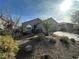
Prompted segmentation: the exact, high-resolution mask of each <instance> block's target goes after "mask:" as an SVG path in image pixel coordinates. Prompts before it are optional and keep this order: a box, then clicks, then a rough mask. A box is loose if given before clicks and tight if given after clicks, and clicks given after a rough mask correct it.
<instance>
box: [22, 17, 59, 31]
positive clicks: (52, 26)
mask: <svg viewBox="0 0 79 59" xmlns="http://www.w3.org/2000/svg"><path fill="white" fill-rule="evenodd" d="M44 22H49V23H50V26H49V32H54V31H56V30H57V26H58V23H57V22H56V21H55V20H54V19H53V18H48V19H46V20H43V21H42V20H41V19H39V18H36V19H33V20H30V21H27V22H24V23H22V27H23V29H24V31H27V27H28V25H29V26H30V29H33V28H34V25H36V26H37V29H40V30H42V31H43V32H45V31H46V29H45V28H44V25H43V23H44Z"/></svg>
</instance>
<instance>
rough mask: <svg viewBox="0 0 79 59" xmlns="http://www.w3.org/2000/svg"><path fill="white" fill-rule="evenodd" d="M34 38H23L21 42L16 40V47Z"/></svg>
mask: <svg viewBox="0 0 79 59" xmlns="http://www.w3.org/2000/svg"><path fill="white" fill-rule="evenodd" d="M35 37H37V36H36V35H35V36H32V37H29V38H27V37H25V38H23V39H21V40H17V41H16V42H17V43H18V45H21V44H24V43H26V42H28V41H29V39H31V38H35Z"/></svg>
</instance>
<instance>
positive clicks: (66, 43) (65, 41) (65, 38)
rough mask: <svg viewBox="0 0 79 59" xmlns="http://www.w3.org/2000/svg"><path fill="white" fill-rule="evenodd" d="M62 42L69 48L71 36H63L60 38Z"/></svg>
mask: <svg viewBox="0 0 79 59" xmlns="http://www.w3.org/2000/svg"><path fill="white" fill-rule="evenodd" d="M60 42H61V43H62V44H63V45H64V46H65V47H67V48H69V46H70V43H69V38H68V37H62V38H61V39H60Z"/></svg>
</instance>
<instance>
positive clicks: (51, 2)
mask: <svg viewBox="0 0 79 59" xmlns="http://www.w3.org/2000/svg"><path fill="white" fill-rule="evenodd" d="M64 1H66V0H0V9H1V10H2V11H3V12H6V10H7V11H8V13H9V14H10V15H11V16H21V20H20V21H21V22H24V21H27V20H31V19H34V18H38V17H39V18H42V19H45V18H48V17H53V18H55V19H56V20H57V21H60V20H61V19H63V17H66V18H69V15H70V14H71V13H72V12H73V11H75V10H77V9H78V8H79V0H72V1H71V2H72V3H73V4H72V6H71V7H70V9H69V10H68V11H65V12H63V11H61V10H60V5H61V4H62V3H64ZM64 7H65V6H64ZM64 7H63V8H64Z"/></svg>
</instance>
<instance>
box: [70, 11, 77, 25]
mask: <svg viewBox="0 0 79 59" xmlns="http://www.w3.org/2000/svg"><path fill="white" fill-rule="evenodd" d="M71 21H72V22H73V23H77V24H79V10H77V11H76V12H74V13H73V15H71Z"/></svg>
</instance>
